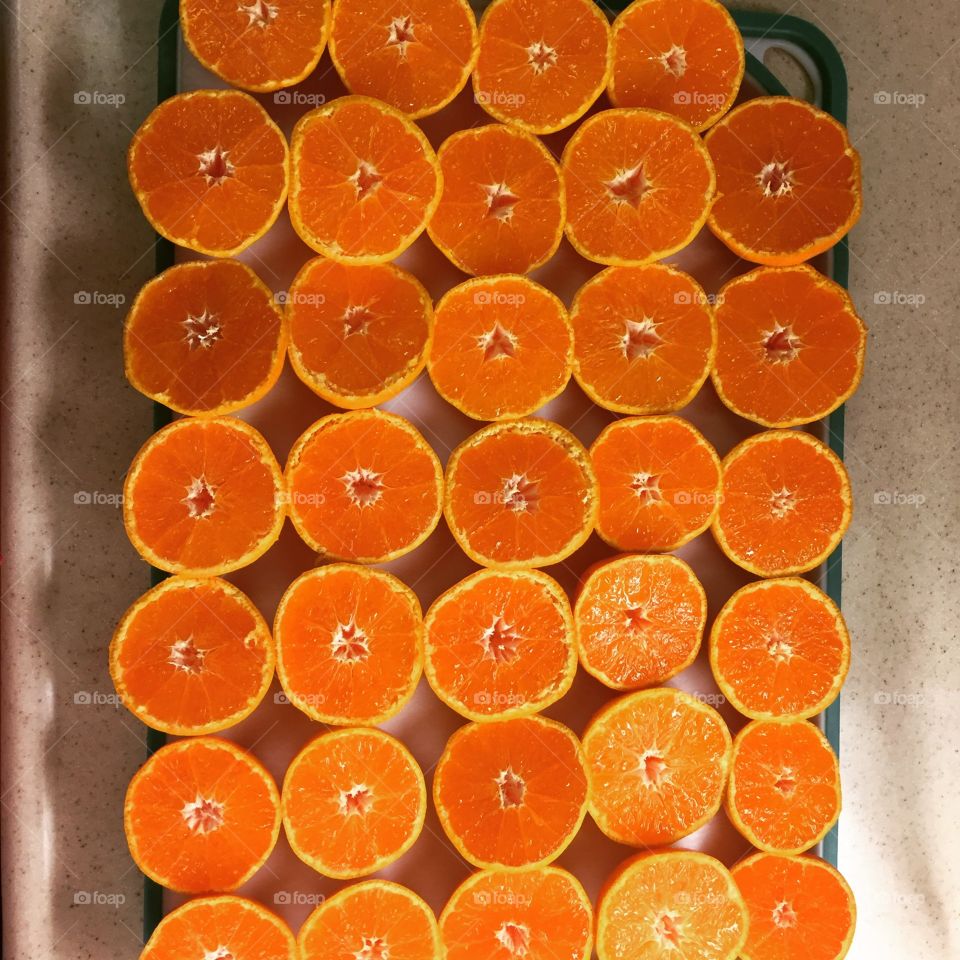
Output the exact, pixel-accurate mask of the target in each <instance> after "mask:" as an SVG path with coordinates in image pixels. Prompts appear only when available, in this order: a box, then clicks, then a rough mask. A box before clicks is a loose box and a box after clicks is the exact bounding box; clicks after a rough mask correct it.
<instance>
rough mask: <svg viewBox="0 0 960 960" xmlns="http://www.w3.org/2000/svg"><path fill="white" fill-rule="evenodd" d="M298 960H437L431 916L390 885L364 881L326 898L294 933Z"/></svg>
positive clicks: (436, 939) (434, 924)
mask: <svg viewBox="0 0 960 960" xmlns="http://www.w3.org/2000/svg"><path fill="white" fill-rule="evenodd" d="M297 942H298V944H299V947H300V960H437V958H438V957H439V955H440V937H439V933H438V932H437V919H436V917H435V916H434V915H433V911H432V910H431V909H430V907H428V906H427V904H426V903H424V902H423V900H422V899H421V898H420V897H418V896H417V895H416V894H415V893H413V892H412V891H411V890H408V889H407V888H406V887H402V886H401V885H400V884H399V883H393V882H392V881H390V880H364V881H362V882H360V883H355V884H353V885H352V886H350V887H345V888H344V889H342V890H338V891H337V892H336V893H335V894H334V895H333V896H332V897H327V898H326V899H325V900H324V901H323V902H322V903H321V904H320V906H319V907H317V909H316V910H314V911H313V913H311V914H310V916H309V917H308V918H307V920H306V922H305V923H304V925H303V926H302V927H301V928H300V934H299V936H298V937H297Z"/></svg>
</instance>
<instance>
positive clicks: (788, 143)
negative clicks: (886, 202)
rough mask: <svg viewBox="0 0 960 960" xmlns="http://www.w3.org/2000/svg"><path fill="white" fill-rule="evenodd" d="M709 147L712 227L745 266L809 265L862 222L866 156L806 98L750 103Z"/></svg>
mask: <svg viewBox="0 0 960 960" xmlns="http://www.w3.org/2000/svg"><path fill="white" fill-rule="evenodd" d="M704 142H705V143H706V146H707V149H708V150H709V151H710V156H711V157H712V158H713V163H714V166H715V167H716V171H717V198H716V200H715V202H714V204H713V207H712V208H711V210H710V218H709V220H708V224H709V227H710V229H711V230H712V231H713V233H714V234H715V235H716V236H717V237H718V238H719V239H720V240H722V241H723V242H724V243H725V244H726V245H727V246H728V247H729V248H730V249H731V250H732V251H733V252H734V253H735V254H737V256H740V257H743V258H744V259H745V260H752V261H753V262H754V263H765V264H771V265H774V266H789V265H791V264H795V263H802V262H803V261H804V260H809V259H810V258H811V257H813V256H815V255H816V254H818V253H822V252H823V251H824V250H828V249H829V248H830V247H832V246H833V245H834V244H835V243H836V242H837V241H838V240H839V239H840V238H841V237H843V236H844V235H845V234H846V233H847V232H848V231H849V230H850V229H851V228H852V227H853V225H854V224H855V223H856V222H857V220H858V219H859V218H860V211H861V208H862V205H863V201H862V197H861V186H860V155H859V154H858V153H857V151H856V150H855V149H854V148H853V146H851V144H850V138H849V137H848V136H847V131H846V128H845V127H844V126H843V125H842V124H841V123H839V122H838V121H836V120H834V118H833V117H831V116H830V114H828V113H824V112H823V111H822V110H818V109H817V108H816V107H813V106H811V105H810V104H809V103H805V102H804V101H803V100H796V99H794V98H793V97H757V98H756V99H753V100H748V101H747V102H746V103H742V104H741V105H740V106H739V107H736V108H735V109H733V110H731V111H730V113H728V114H727V115H726V116H725V117H724V118H723V119H722V120H721V121H720V122H719V123H717V125H716V126H714V127H712V128H711V129H710V130H709V131H707V134H706V136H705V138H704Z"/></svg>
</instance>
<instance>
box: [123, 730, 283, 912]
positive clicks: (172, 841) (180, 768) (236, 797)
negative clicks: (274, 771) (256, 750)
mask: <svg viewBox="0 0 960 960" xmlns="http://www.w3.org/2000/svg"><path fill="white" fill-rule="evenodd" d="M123 827H124V831H125V833H126V835H127V843H128V845H129V847H130V855H131V856H132V857H133V859H134V861H135V862H136V864H137V866H138V867H139V868H140V870H141V871H142V872H143V873H145V874H146V875H147V876H148V877H150V879H151V880H155V881H156V882H157V883H159V884H162V885H163V886H165V887H169V888H170V889H171V890H179V891H181V892H184V893H205V892H207V891H212V890H235V889H236V888H237V887H239V886H240V885H241V884H243V883H245V882H246V881H247V880H249V879H250V877H252V876H253V875H254V873H256V872H257V870H258V869H259V868H260V867H261V866H262V865H263V863H264V861H265V860H266V859H267V857H268V856H269V855H270V852H271V851H272V850H273V847H274V844H275V843H276V842H277V835H278V834H279V832H280V797H279V794H278V793H277V786H276V784H275V783H274V782H273V778H272V777H271V776H270V774H269V773H267V771H266V770H265V769H264V767H263V766H262V765H261V764H260V762H259V761H258V760H257V759H256V758H255V757H253V756H252V755H251V754H249V753H247V752H246V751H245V750H241V749H240V748H239V747H237V746H235V745H234V744H232V743H228V742H227V741H226V740H220V739H218V738H217V737H197V738H195V739H190V740H180V741H177V742H176V743H171V744H168V745H167V746H165V747H161V748H160V749H159V750H158V751H157V752H156V753H155V754H154V755H153V756H152V757H150V759H149V760H147V762H146V763H145V764H144V765H143V766H142V767H141V768H140V770H139V771H137V773H136V775H135V776H134V778H133V779H132V780H131V781H130V786H129V787H128V788H127V796H126V801H125V803H124V807H123Z"/></svg>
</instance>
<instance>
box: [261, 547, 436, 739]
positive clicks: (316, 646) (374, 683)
mask: <svg viewBox="0 0 960 960" xmlns="http://www.w3.org/2000/svg"><path fill="white" fill-rule="evenodd" d="M274 636H275V638H276V643H277V676H278V677H279V679H280V683H281V685H282V686H283V689H284V692H285V693H286V695H287V697H288V698H289V700H290V702H291V703H292V704H293V705H294V706H295V707H298V708H299V709H300V710H302V711H303V712H304V713H305V714H307V716H309V717H312V718H313V719H314V720H316V721H318V722H320V723H337V724H363V725H367V724H377V723H382V722H383V721H384V720H386V719H388V718H389V717H392V716H393V715H394V714H396V713H398V712H399V711H400V710H401V709H402V708H403V706H404V704H405V703H406V702H407V701H408V700H409V699H410V697H411V696H412V695H413V691H414V689H415V688H416V685H417V681H418V680H419V679H420V673H421V670H422V667H423V620H422V617H421V611H420V601H419V600H418V599H417V595H416V594H415V593H414V592H413V591H412V590H411V589H410V588H409V587H408V586H406V584H403V583H401V582H400V581H399V580H398V579H397V578H396V577H394V576H392V575H391V574H389V573H386V572H384V571H382V570H370V569H367V568H365V567H359V566H355V565H353V564H348V563H335V564H331V565H329V566H325V567H320V568H318V569H316V570H308V571H307V572H306V573H304V574H302V575H301V576H299V577H297V579H296V580H294V581H293V583H292V584H290V586H289V587H288V588H287V591H286V593H284V595H283V597H282V599H281V600H280V604H279V606H278V607H277V616H276V620H275V621H274Z"/></svg>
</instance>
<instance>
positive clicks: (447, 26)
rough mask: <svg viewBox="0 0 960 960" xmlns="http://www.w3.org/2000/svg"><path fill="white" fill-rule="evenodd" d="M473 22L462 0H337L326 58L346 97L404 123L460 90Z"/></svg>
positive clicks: (473, 40) (473, 41) (473, 51)
mask: <svg viewBox="0 0 960 960" xmlns="http://www.w3.org/2000/svg"><path fill="white" fill-rule="evenodd" d="M476 57H477V21H476V19H475V18H474V15H473V10H471V9H470V5H469V4H468V3H467V2H466V0H404V2H403V4H401V5H400V6H398V5H397V4H396V3H393V2H391V0H337V2H336V3H335V4H334V7H333V26H332V28H331V32H330V59H331V60H332V61H333V65H334V66H335V67H336V68H337V73H339V74H340V79H341V80H343V82H344V84H345V85H346V87H347V89H348V90H349V91H350V92H351V93H359V94H364V95H365V96H368V97H376V98H377V99H378V100H382V101H384V102H385V103H388V104H390V105H391V106H392V107H396V108H397V109H398V110H402V111H403V112H404V113H405V114H406V115H407V116H408V117H410V118H411V119H413V118H416V117H425V116H426V115H427V114H430V113H436V112H437V111H438V110H439V109H441V107H444V106H446V105H447V104H448V103H449V102H450V101H451V100H452V99H453V98H454V97H455V96H456V95H457V94H458V93H459V92H460V91H461V90H462V89H463V88H464V86H465V85H466V82H467V79H468V78H469V76H470V71H471V70H472V69H473V64H474V62H475V61H476Z"/></svg>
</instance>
